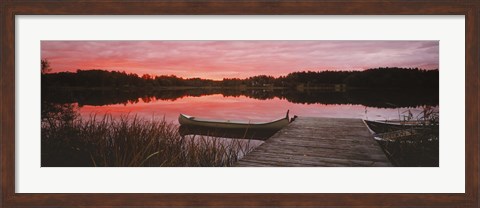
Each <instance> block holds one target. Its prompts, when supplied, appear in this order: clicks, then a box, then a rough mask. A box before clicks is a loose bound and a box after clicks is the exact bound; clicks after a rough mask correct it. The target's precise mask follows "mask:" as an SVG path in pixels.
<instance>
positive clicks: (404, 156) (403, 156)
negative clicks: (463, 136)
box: [378, 106, 440, 167]
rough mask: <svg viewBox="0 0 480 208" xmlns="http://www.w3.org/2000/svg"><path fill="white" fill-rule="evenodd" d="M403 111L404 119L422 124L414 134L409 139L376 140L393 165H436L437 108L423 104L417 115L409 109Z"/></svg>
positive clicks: (437, 161)
mask: <svg viewBox="0 0 480 208" xmlns="http://www.w3.org/2000/svg"><path fill="white" fill-rule="evenodd" d="M404 113H408V115H407V116H403V120H404V121H417V122H419V123H421V124H422V128H421V129H420V130H418V129H417V130H415V131H414V132H416V134H415V135H412V136H410V137H409V138H410V139H409V140H393V141H378V143H379V144H380V146H381V147H382V148H383V150H384V152H385V153H386V155H387V156H388V158H389V159H390V161H391V162H392V163H393V164H394V165H395V166H402V167H438V166H439V121H440V120H439V112H438V110H437V109H435V108H432V107H430V106H425V107H423V110H422V112H421V113H419V114H418V115H417V116H414V115H413V114H412V113H411V112H410V110H408V111H406V112H404ZM399 117H400V115H399ZM412 130H413V129H412ZM407 131H409V129H407Z"/></svg>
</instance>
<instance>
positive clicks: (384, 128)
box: [363, 120, 438, 134]
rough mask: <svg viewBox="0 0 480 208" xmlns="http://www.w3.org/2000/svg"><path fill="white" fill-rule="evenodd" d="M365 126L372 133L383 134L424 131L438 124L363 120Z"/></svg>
mask: <svg viewBox="0 0 480 208" xmlns="http://www.w3.org/2000/svg"><path fill="white" fill-rule="evenodd" d="M363 121H364V122H365V124H367V126H368V128H369V129H370V130H371V131H373V132H374V133H377V134H378V133H385V132H390V131H397V130H404V129H424V128H427V127H432V126H434V127H435V126H436V127H438V124H431V123H428V122H425V121H399V120H388V121H372V120H363Z"/></svg>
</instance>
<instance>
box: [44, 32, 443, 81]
mask: <svg viewBox="0 0 480 208" xmlns="http://www.w3.org/2000/svg"><path fill="white" fill-rule="evenodd" d="M41 51H42V54H41V56H42V59H48V60H49V62H50V66H51V68H52V69H53V71H52V72H60V71H71V72H74V71H76V70H77V69H84V70H88V69H104V70H116V71H126V72H128V73H130V72H133V73H137V74H139V75H142V74H152V75H172V74H173V75H177V76H180V77H185V78H193V77H201V78H209V79H217V80H219V79H222V78H234V77H237V78H246V77H249V76H255V75H260V74H265V75H272V76H275V77H278V76H280V75H287V74H288V73H290V72H294V71H304V70H311V71H323V70H363V69H368V68H374V67H418V68H424V69H437V68H438V63H439V58H438V54H439V44H438V41H42V42H41Z"/></svg>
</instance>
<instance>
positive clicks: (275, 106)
mask: <svg viewBox="0 0 480 208" xmlns="http://www.w3.org/2000/svg"><path fill="white" fill-rule="evenodd" d="M287 110H290V116H293V115H297V116H304V117H308V116H313V117H336V118H362V119H366V118H368V119H398V116H399V112H400V113H401V112H403V111H405V110H407V108H400V109H380V108H366V107H365V106H362V105H325V104H296V103H290V102H288V101H287V100H282V99H279V98H274V99H267V100H256V99H252V98H248V97H245V96H239V97H224V96H223V95H220V94H215V95H207V96H202V97H188V96H187V97H183V98H179V99H177V100H175V101H166V100H155V101H151V102H144V101H143V100H142V99H140V100H139V102H137V103H134V104H126V105H123V104H115V105H105V106H89V105H85V106H83V107H81V108H80V113H81V115H82V117H85V118H86V117H89V116H90V115H94V114H96V115H97V117H98V116H102V115H104V114H106V113H107V114H110V115H112V116H113V117H118V116H120V115H125V114H129V115H137V116H139V117H141V118H144V119H151V118H155V119H162V118H163V117H164V116H165V119H166V120H167V121H172V122H174V123H177V119H178V116H179V114H180V113H183V114H187V115H192V116H196V117H202V118H214V119H233V120H250V121H270V120H273V119H278V118H282V117H284V116H285V113H286V112H287ZM420 111H421V110H420V109H413V112H414V114H416V113H419V112H420Z"/></svg>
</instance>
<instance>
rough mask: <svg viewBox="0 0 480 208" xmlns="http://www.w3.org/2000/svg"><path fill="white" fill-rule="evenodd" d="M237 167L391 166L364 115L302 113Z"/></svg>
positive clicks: (246, 156)
mask: <svg viewBox="0 0 480 208" xmlns="http://www.w3.org/2000/svg"><path fill="white" fill-rule="evenodd" d="M236 166H237V167H388V166H392V164H391V163H390V161H389V160H388V158H387V157H386V156H385V153H384V152H383V150H382V149H381V147H380V145H379V144H378V143H377V142H376V141H375V140H374V139H373V137H372V135H371V134H370V132H369V130H368V128H367V127H366V125H365V123H364V122H363V121H362V120H361V119H348V118H346V119H344V118H313V117H299V118H297V119H296V120H295V121H294V122H292V123H290V124H289V125H288V126H286V127H285V128H283V129H282V130H280V131H279V132H277V133H276V134H275V135H273V136H272V137H271V138H269V139H268V140H267V141H265V143H263V144H262V145H260V146H259V147H257V148H256V149H255V150H253V151H252V152H250V153H248V154H247V155H245V156H244V157H243V158H242V159H240V160H239V161H238V162H237V163H236Z"/></svg>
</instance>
